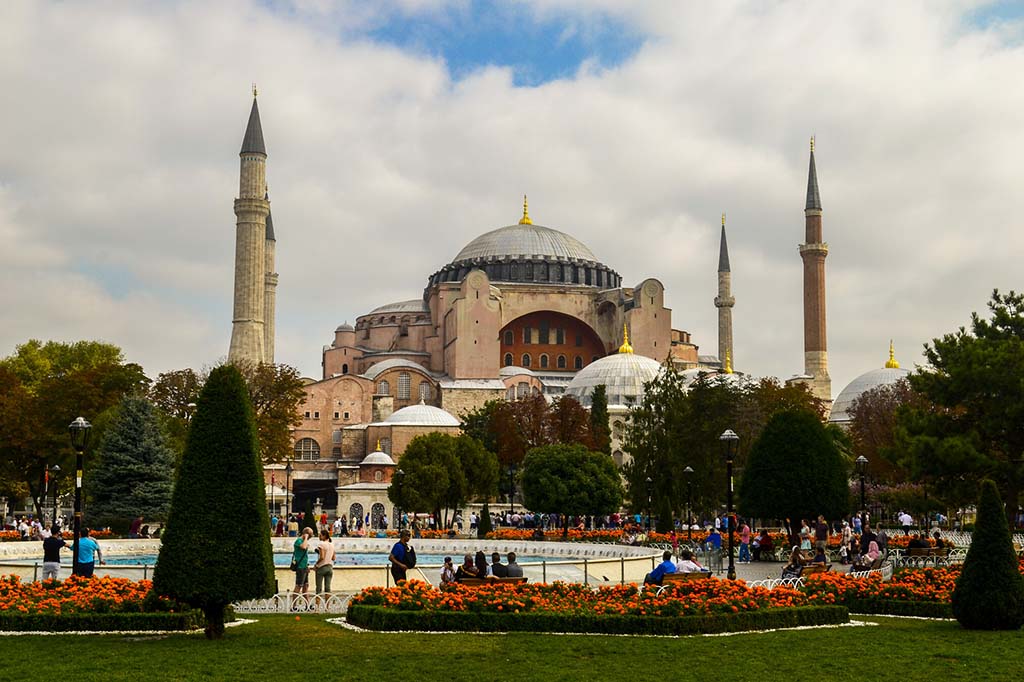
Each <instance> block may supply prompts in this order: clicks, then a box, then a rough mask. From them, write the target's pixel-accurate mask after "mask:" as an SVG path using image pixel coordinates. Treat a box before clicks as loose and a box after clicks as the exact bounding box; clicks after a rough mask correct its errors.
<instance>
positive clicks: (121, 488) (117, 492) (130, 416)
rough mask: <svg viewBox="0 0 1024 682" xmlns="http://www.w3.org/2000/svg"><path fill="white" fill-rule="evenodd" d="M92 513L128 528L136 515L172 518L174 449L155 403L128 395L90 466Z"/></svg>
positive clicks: (97, 521)
mask: <svg viewBox="0 0 1024 682" xmlns="http://www.w3.org/2000/svg"><path fill="white" fill-rule="evenodd" d="M87 471H88V473H89V478H88V493H89V503H90V504H89V507H90V509H89V511H90V514H89V516H90V517H91V519H92V520H93V523H95V524H96V525H110V526H114V527H115V528H118V529H127V528H128V525H129V524H130V522H131V519H133V518H135V517H136V516H142V517H145V518H147V519H166V518H167V513H168V512H169V511H170V508H171V491H172V489H173V487H174V451H173V450H172V449H171V448H170V446H169V445H168V442H167V436H166V434H165V433H164V430H163V428H162V426H161V425H160V419H159V417H158V415H157V412H156V410H155V408H154V407H153V405H152V404H150V403H149V401H147V400H146V399H144V398H141V397H139V396H125V397H124V398H123V399H122V400H121V404H120V405H119V406H118V409H117V413H116V415H115V416H114V418H113V420H112V421H111V423H110V426H109V427H108V428H107V430H106V432H105V433H104V435H103V441H102V442H101V443H100V447H99V451H98V453H97V460H96V461H95V462H94V463H92V465H91V466H90V467H89V468H88V469H87Z"/></svg>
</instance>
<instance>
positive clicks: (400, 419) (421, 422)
mask: <svg viewBox="0 0 1024 682" xmlns="http://www.w3.org/2000/svg"><path fill="white" fill-rule="evenodd" d="M384 423H385V424H404V425H406V426H459V425H460V424H461V422H459V420H458V419H456V418H455V417H453V416H452V415H451V414H450V413H448V412H445V411H444V410H442V409H441V408H440V407H434V406H433V405H426V404H424V403H420V404H418V405H410V406H409V407H403V408H402V409H400V410H395V411H394V412H392V413H391V416H390V417H388V418H387V419H385V420H384Z"/></svg>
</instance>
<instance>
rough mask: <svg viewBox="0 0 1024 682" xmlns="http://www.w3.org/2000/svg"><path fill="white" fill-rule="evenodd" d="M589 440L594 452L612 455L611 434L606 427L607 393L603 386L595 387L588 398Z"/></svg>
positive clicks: (609, 429)
mask: <svg viewBox="0 0 1024 682" xmlns="http://www.w3.org/2000/svg"><path fill="white" fill-rule="evenodd" d="M590 439H591V440H592V441H593V443H592V449H593V450H594V452H603V453H604V454H606V455H608V456H611V454H612V434H611V428H610V427H609V426H608V391H607V390H606V388H605V385H604V384H601V385H600V386H596V387H595V388H594V393H593V394H592V395H591V396H590Z"/></svg>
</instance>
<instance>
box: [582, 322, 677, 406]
mask: <svg viewBox="0 0 1024 682" xmlns="http://www.w3.org/2000/svg"><path fill="white" fill-rule="evenodd" d="M661 370H662V366H661V363H659V362H658V361H657V360H652V359H651V358H648V357H646V356H643V355H636V354H635V353H634V352H633V348H632V347H631V346H630V345H629V337H628V336H626V338H625V341H624V342H623V344H622V347H621V348H619V352H618V353H616V354H615V355H607V356H605V357H603V358H601V359H600V360H596V361H594V362H592V363H590V364H589V365H587V366H586V367H584V368H583V369H581V370H580V371H579V372H577V373H576V376H575V377H573V379H572V381H570V382H569V386H568V387H566V389H565V392H566V394H568V395H571V396H573V397H575V398H576V399H577V400H579V401H580V404H582V405H585V406H589V405H590V402H591V397H592V396H593V394H594V389H595V388H597V387H598V386H600V385H602V384H604V386H605V391H606V393H607V395H608V404H609V405H637V404H639V403H640V401H641V400H643V397H644V384H645V383H647V382H648V381H650V380H651V379H653V378H654V377H656V376H658V373H659V372H661Z"/></svg>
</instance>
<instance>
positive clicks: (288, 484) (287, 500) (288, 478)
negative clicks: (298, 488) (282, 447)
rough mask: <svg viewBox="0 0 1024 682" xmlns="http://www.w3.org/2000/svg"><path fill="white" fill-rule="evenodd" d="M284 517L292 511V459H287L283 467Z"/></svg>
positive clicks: (288, 515) (287, 516)
mask: <svg viewBox="0 0 1024 682" xmlns="http://www.w3.org/2000/svg"><path fill="white" fill-rule="evenodd" d="M284 479H285V483H284V517H285V518H286V519H287V518H289V517H290V516H291V513H292V461H291V460H290V459H289V460H288V463H287V464H286V465H285V467H284Z"/></svg>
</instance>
